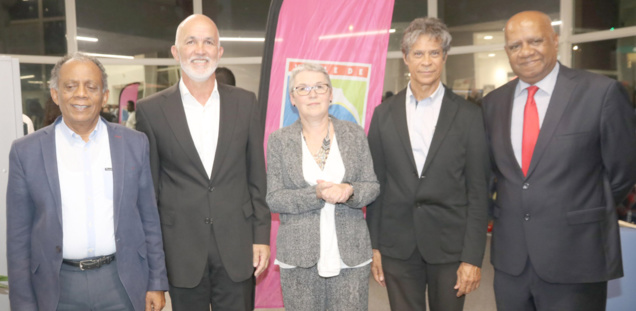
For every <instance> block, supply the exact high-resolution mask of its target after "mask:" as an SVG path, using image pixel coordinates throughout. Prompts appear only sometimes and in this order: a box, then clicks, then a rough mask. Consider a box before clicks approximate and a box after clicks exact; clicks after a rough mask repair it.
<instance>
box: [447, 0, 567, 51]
mask: <svg viewBox="0 0 636 311" xmlns="http://www.w3.org/2000/svg"><path fill="white" fill-rule="evenodd" d="M438 5H439V17H440V18H441V19H442V20H443V21H444V22H445V23H446V25H448V28H449V30H450V32H451V35H452V36H453V42H452V45H453V46H463V45H486V44H499V43H501V44H502V45H503V43H504V37H503V28H504V27H505V25H506V21H507V20H508V19H509V18H510V17H511V16H512V15H514V14H516V13H518V12H521V11H525V10H538V11H542V12H544V13H546V14H548V15H549V16H550V17H551V18H552V20H553V21H556V20H558V19H559V1H554V0H536V1H508V0H482V1H473V0H439V4H438ZM558 28H559V27H556V29H557V31H558V30H559V29H558Z"/></svg>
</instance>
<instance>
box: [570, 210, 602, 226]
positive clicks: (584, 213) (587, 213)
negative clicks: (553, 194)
mask: <svg viewBox="0 0 636 311" xmlns="http://www.w3.org/2000/svg"><path fill="white" fill-rule="evenodd" d="M606 214H607V211H606V208H605V206H601V207H595V208H589V209H583V210H578V211H571V212H568V213H567V214H566V217H567V219H568V223H569V224H570V225H579V224H586V223H592V222H598V221H601V220H604V219H605V217H606Z"/></svg>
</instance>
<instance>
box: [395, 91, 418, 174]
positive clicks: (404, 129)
mask: <svg viewBox="0 0 636 311" xmlns="http://www.w3.org/2000/svg"><path fill="white" fill-rule="evenodd" d="M407 87H408V86H407ZM395 96H396V98H395V100H394V101H393V102H392V103H391V109H390V111H391V117H392V119H393V123H394V124H395V130H396V131H397V136H398V137H400V140H401V141H402V146H403V147H404V152H405V154H406V155H407V157H408V158H409V160H410V162H411V167H412V168H416V167H417V166H416V165H415V158H414V157H413V148H412V147H411V140H410V136H409V127H408V124H407V123H406V89H404V90H402V91H401V92H400V93H398V94H397V95H395Z"/></svg>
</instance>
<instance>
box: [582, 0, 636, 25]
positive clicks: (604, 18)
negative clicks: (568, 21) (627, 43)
mask: <svg viewBox="0 0 636 311" xmlns="http://www.w3.org/2000/svg"><path fill="white" fill-rule="evenodd" d="M634 25H636V0H620V1H619V0H607V1H596V0H574V33H586V32H592V31H598V30H608V29H614V28H619V27H628V26H634Z"/></svg>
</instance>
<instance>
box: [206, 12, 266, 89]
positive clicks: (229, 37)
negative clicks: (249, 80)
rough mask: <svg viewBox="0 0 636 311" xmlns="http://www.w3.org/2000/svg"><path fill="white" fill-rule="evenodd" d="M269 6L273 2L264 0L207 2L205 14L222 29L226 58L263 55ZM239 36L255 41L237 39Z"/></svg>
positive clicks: (222, 41) (224, 55)
mask: <svg viewBox="0 0 636 311" xmlns="http://www.w3.org/2000/svg"><path fill="white" fill-rule="evenodd" d="M269 5H270V1H262V0H217V1H203V14H205V15H207V16H209V17H210V18H211V19H212V20H213V21H214V22H215V23H216V26H217V27H218V28H219V33H220V34H221V44H222V45H223V49H224V52H223V57H254V56H261V55H263V48H264V42H265V27H266V25H267V15H268V12H269ZM238 38H241V39H245V38H250V39H251V40H253V41H247V42H240V41H236V40H237V39H238ZM257 79H258V78H257Z"/></svg>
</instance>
